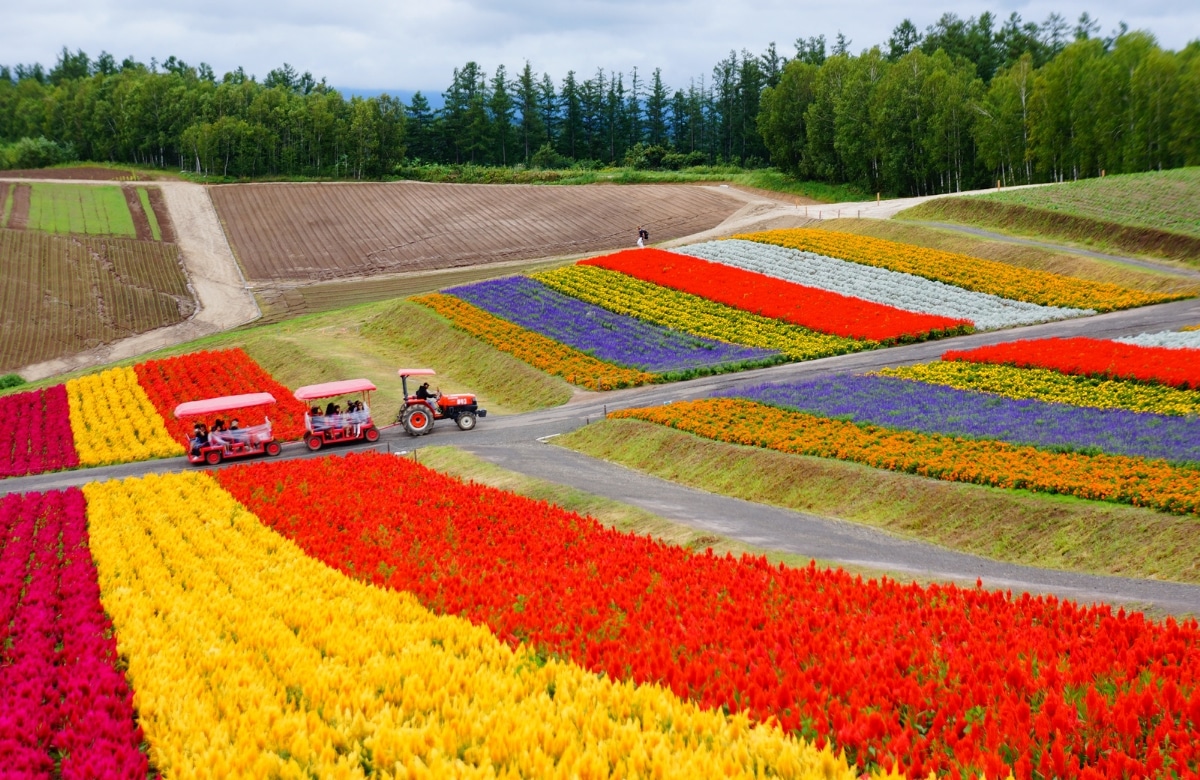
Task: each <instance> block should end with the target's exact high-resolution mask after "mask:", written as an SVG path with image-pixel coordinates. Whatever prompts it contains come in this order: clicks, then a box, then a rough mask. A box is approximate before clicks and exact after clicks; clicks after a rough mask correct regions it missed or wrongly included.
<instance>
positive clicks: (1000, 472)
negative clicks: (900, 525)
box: [610, 398, 1200, 514]
mask: <svg viewBox="0 0 1200 780" xmlns="http://www.w3.org/2000/svg"><path fill="white" fill-rule="evenodd" d="M610 416H615V417H632V418H634V419H638V420H646V421H648V422H653V423H658V424H660V425H667V426H670V427H672V428H676V429H678V430H681V431H687V432H689V433H694V434H697V435H699V436H703V437H705V438H709V439H715V440H716V441H726V442H730V443H733V444H745V445H749V446H753V447H766V448H769V449H774V450H779V451H781V452H791V453H794V454H798V455H812V456H815V457H819V458H836V459H838V460H849V461H854V462H856V463H863V464H865V465H868V466H873V467H875V468H882V469H890V470H892V471H903V472H907V473H910V474H920V475H921V476H925V477H931V478H933V479H944V480H947V481H951V482H972V483H975V484H978V485H991V486H993V487H999V488H1017V489H1024V490H1031V491H1035V492H1041V493H1060V494H1063V495H1070V496H1076V497H1078V498H1086V499H1092V500H1096V501H1114V502H1117V503H1123V504H1133V505H1134V506H1146V507H1151V508H1154V509H1158V510H1161V511H1163V512H1170V513H1172V514H1200V469H1197V468H1195V467H1193V466H1177V465H1173V464H1171V463H1168V462H1167V461H1164V460H1151V459H1148V458H1137V457H1129V456H1125V455H1106V454H1094V455H1085V454H1081V453H1074V452H1051V451H1048V450H1041V449H1038V448H1036V447H1028V446H1021V445H1016V444H1009V443H1007V442H1002V441H990V440H974V439H961V438H956V437H953V436H945V435H941V434H936V433H919V432H917V431H907V430H905V431H896V430H891V429H887V428H881V427H879V426H876V425H869V424H866V423H854V422H848V421H845V420H832V419H829V418H826V417H821V416H817V415H811V414H806V413H804V412H795V411H791V410H787V409H778V408H775V407H772V406H767V405H765V404H759V403H755V402H753V401H744V400H737V399H732V398H712V399H702V400H699V401H689V402H679V403H672V404H667V405H665V406H661V407H655V408H646V409H630V410H621V411H617V412H612V413H611V414H610Z"/></svg>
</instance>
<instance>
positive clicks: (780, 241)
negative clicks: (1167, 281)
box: [733, 228, 1186, 311]
mask: <svg viewBox="0 0 1200 780" xmlns="http://www.w3.org/2000/svg"><path fill="white" fill-rule="evenodd" d="M733 238H741V239H745V240H747V241H758V242H761V243H764V244H775V245H777V246H784V247H788V248H791V249H799V250H801V251H805V252H815V253H817V254H822V255H826V256H828V257H836V258H839V259H842V260H850V261H852V262H855V263H862V264H864V265H873V266H876V267H879V268H887V269H890V270H892V271H900V272H902V273H908V274H913V275H914V276H923V277H925V278H926V279H933V280H934V281H939V282H945V283H946V284H952V285H954V286H955V287H962V288H963V289H966V290H974V291H976V292H982V293H990V294H992V295H998V296H1000V297H1002V298H1010V299H1014V300H1018V301H1028V302H1030V303H1038V304H1041V305H1043V306H1066V307H1071V308H1078V309H1095V310H1096V311H1114V310H1116V309H1130V308H1133V307H1135V306H1145V305H1147V304H1151V303H1162V302H1164V301H1173V300H1177V299H1179V298H1183V297H1186V296H1183V295H1168V294H1163V293H1149V292H1142V291H1140V290H1130V289H1128V288H1125V287H1120V286H1118V285H1115V284H1109V283H1107V282H1093V281H1087V280H1084V279H1076V278H1074V277H1070V276H1062V275H1060V274H1053V273H1049V272H1046V271H1037V270H1032V269H1029V268H1018V267H1016V266H1012V265H1008V264H1007V263H1000V262H997V261H995V260H984V259H982V258H979V257H969V256H967V255H960V254H955V253H953V252H943V251H942V250H940V249H927V248H925V247H920V246H914V245H912V244H901V243H897V242H895V241H887V240H885V239H881V238H871V237H869V236H859V235H854V234H851V233H835V232H833V231H830V230H812V229H805V228H793V229H789V230H767V231H763V232H760V233H744V234H742V235H737V236H733Z"/></svg>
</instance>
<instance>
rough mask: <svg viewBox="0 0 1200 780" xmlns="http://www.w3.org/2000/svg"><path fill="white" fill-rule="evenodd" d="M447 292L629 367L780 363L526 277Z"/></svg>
mask: <svg viewBox="0 0 1200 780" xmlns="http://www.w3.org/2000/svg"><path fill="white" fill-rule="evenodd" d="M444 292H445V293H446V294H449V295H453V296H455V297H456V298H461V299H462V300H464V301H466V302H467V303H470V304H471V305H473V306H477V307H479V308H480V309H483V310H484V311H487V312H490V313H491V314H494V315H495V316H497V317H500V318H502V319H505V320H508V321H509V322H512V323H514V324H516V325H520V326H521V327H523V328H527V329H528V330H531V331H534V332H535V333H540V334H542V335H543V336H546V337H547V338H550V339H554V340H555V341H557V342H559V343H560V344H566V345H567V346H569V347H574V348H575V349H577V350H579V351H580V352H585V353H587V354H589V355H593V356H594V357H597V358H599V359H600V360H603V361H605V362H608V363H615V364H616V365H619V366H624V367H626V368H636V369H640V370H642V371H648V372H652V373H657V374H662V375H669V374H672V373H677V372H690V371H696V370H697V369H711V368H717V367H721V366H725V367H727V368H728V369H737V368H743V367H750V366H762V365H770V364H773V363H778V362H780V360H779V359H778V353H773V352H770V351H768V350H764V349H755V348H753V347H746V346H741V345H735V344H730V343H728V342H723V341H714V340H712V339H706V338H701V337H699V336H693V335H691V334H688V333H682V332H680V331H677V330H671V329H669V328H664V327H662V326H660V325H654V324H651V323H649V322H646V321H644V320H639V319H636V318H634V317H628V316H625V315H623V314H617V313H615V312H611V311H609V310H608V309H605V308H602V307H600V306H595V305H593V304H590V303H587V302H585V301H581V300H578V299H576V298H571V297H569V296H566V295H563V294H562V293H560V292H558V291H557V290H554V289H551V288H549V287H547V286H546V285H544V284H542V283H541V282H539V281H537V280H535V279H530V278H528V277H525V276H510V277H507V278H503V279H490V280H488V281H484V282H476V283H474V284H469V285H464V286H462V287H454V288H451V289H448V290H445V291H444Z"/></svg>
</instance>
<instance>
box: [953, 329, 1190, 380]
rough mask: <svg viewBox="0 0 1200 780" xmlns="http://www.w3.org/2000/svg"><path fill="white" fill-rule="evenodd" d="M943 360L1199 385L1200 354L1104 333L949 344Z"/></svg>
mask: <svg viewBox="0 0 1200 780" xmlns="http://www.w3.org/2000/svg"><path fill="white" fill-rule="evenodd" d="M942 360H963V361H966V362H968V363H996V364H1001V365H1013V366H1016V367H1018V368H1047V369H1050V370H1051V371H1059V372H1061V373H1063V374H1079V375H1081V376H1094V377H1101V378H1111V379H1133V380H1137V381H1139V382H1153V383H1159V384H1164V385H1168V386H1170V387H1179V388H1184V389H1187V388H1191V389H1193V390H1200V360H1196V359H1195V358H1192V357H1191V356H1190V354H1189V353H1186V352H1181V351H1180V350H1177V349H1167V348H1166V347H1139V346H1134V345H1132V344H1119V343H1117V342H1115V341H1104V340H1101V339H1087V338H1069V339H1035V340H1026V341H1010V342H1008V343H1006V344H994V345H992V346H988V347H978V348H976V349H971V350H967V351H960V350H949V351H947V352H946V353H945V354H943V355H942Z"/></svg>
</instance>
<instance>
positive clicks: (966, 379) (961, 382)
mask: <svg viewBox="0 0 1200 780" xmlns="http://www.w3.org/2000/svg"><path fill="white" fill-rule="evenodd" d="M876 373H878V374H880V375H881V376H892V377H897V378H899V379H910V380H913V381H915V382H926V383H929V384H935V385H946V386H948V387H955V388H958V389H959V390H980V391H983V392H986V393H996V394H998V395H1003V396H1007V397H1009V398H1036V399H1037V400H1039V401H1048V402H1050V403H1058V404H1071V405H1073V406H1089V407H1092V408H1095V409H1128V410H1129V411H1132V412H1153V413H1155V414H1170V415H1176V416H1184V415H1189V414H1200V391H1197V390H1181V389H1179V388H1175V387H1171V386H1169V385H1150V384H1145V383H1141V382H1126V381H1122V380H1120V379H1098V378H1095V377H1088V376H1077V375H1073V374H1060V373H1058V372H1057V371H1050V370H1048V369H1044V368H1016V367H1013V366H1005V365H997V364H992V363H967V362H965V361H959V360H951V361H945V362H938V363H926V364H923V365H916V366H902V367H899V368H884V369H881V370H880V371H878V372H876Z"/></svg>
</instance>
